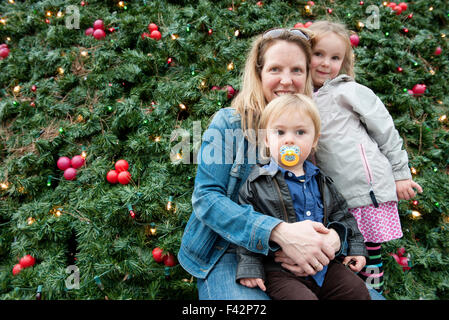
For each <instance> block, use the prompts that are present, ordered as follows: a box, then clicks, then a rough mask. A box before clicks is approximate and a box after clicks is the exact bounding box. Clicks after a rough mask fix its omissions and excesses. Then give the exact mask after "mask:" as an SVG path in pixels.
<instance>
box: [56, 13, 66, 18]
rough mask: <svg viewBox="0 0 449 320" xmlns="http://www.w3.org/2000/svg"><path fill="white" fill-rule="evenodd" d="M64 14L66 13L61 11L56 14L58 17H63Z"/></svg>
mask: <svg viewBox="0 0 449 320" xmlns="http://www.w3.org/2000/svg"><path fill="white" fill-rule="evenodd" d="M63 15H64V14H63V13H62V12H61V11H58V13H57V14H56V16H57V17H58V18H61V17H62V16H63Z"/></svg>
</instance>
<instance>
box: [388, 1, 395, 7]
mask: <svg viewBox="0 0 449 320" xmlns="http://www.w3.org/2000/svg"><path fill="white" fill-rule="evenodd" d="M387 7H390V8H394V7H396V3H394V2H390V3H389V4H387Z"/></svg>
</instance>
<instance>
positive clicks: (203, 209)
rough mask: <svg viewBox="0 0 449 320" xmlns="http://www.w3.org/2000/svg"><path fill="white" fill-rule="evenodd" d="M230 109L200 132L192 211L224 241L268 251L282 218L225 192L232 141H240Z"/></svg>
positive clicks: (221, 111) (256, 250)
mask: <svg viewBox="0 0 449 320" xmlns="http://www.w3.org/2000/svg"><path fill="white" fill-rule="evenodd" d="M232 112H233V110H230V109H222V110H220V111H219V112H218V113H217V114H216V115H215V117H214V118H213V120H212V122H211V124H210V126H209V128H208V129H207V130H206V131H205V133H204V135H203V142H202V145H201V149H200V153H199V155H198V169H197V174H196V178H195V187H194V191H193V195H192V206H193V211H194V213H195V215H196V217H197V218H198V219H199V220H200V221H201V222H202V223H204V224H205V225H207V226H208V227H209V228H211V229H212V230H214V231H215V232H216V233H218V234H219V235H220V236H221V237H222V238H224V239H226V240H227V241H229V242H232V243H234V244H236V245H238V246H242V247H244V248H246V249H248V250H250V251H253V252H257V253H262V254H265V255H267V254H268V250H269V244H268V242H269V238H270V234H271V231H272V230H273V228H274V227H275V226H276V225H278V224H279V223H280V222H281V220H279V219H276V218H273V217H270V216H266V215H263V214H261V213H259V212H257V211H255V210H254V209H253V207H252V206H250V205H239V204H237V203H235V202H234V201H232V200H231V199H230V198H229V197H227V194H226V192H227V186H228V182H229V177H230V171H231V168H232V164H233V162H234V158H235V156H233V153H235V150H236V149H237V148H236V146H235V145H236V143H239V142H240V143H241V142H243V136H242V135H241V130H240V129H239V128H240V127H239V126H236V125H235V124H234V125H233V123H232V121H233V118H232ZM236 119H237V120H235V121H240V120H239V118H236ZM235 128H237V129H235Z"/></svg>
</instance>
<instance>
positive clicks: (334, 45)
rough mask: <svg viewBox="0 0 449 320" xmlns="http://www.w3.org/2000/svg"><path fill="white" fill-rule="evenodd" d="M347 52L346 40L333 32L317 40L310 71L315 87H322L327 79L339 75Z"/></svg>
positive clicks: (313, 49)
mask: <svg viewBox="0 0 449 320" xmlns="http://www.w3.org/2000/svg"><path fill="white" fill-rule="evenodd" d="M345 52H346V44H345V42H344V41H343V39H342V38H341V37H340V36H339V35H337V34H335V33H333V32H331V33H328V34H325V35H324V36H322V37H321V38H320V39H319V40H318V41H317V43H316V44H315V46H314V47H313V48H312V61H311V63H310V73H311V76H312V81H313V85H314V87H315V88H320V87H321V86H322V85H323V84H324V82H325V81H326V80H328V79H334V78H335V77H336V76H338V74H339V73H340V69H341V65H342V63H343V59H344V58H345Z"/></svg>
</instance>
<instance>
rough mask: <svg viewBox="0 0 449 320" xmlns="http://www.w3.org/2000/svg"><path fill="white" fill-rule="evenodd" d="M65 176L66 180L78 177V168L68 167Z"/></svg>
mask: <svg viewBox="0 0 449 320" xmlns="http://www.w3.org/2000/svg"><path fill="white" fill-rule="evenodd" d="M64 178H66V180H73V179H75V178H76V169H75V168H67V169H65V171H64Z"/></svg>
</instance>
